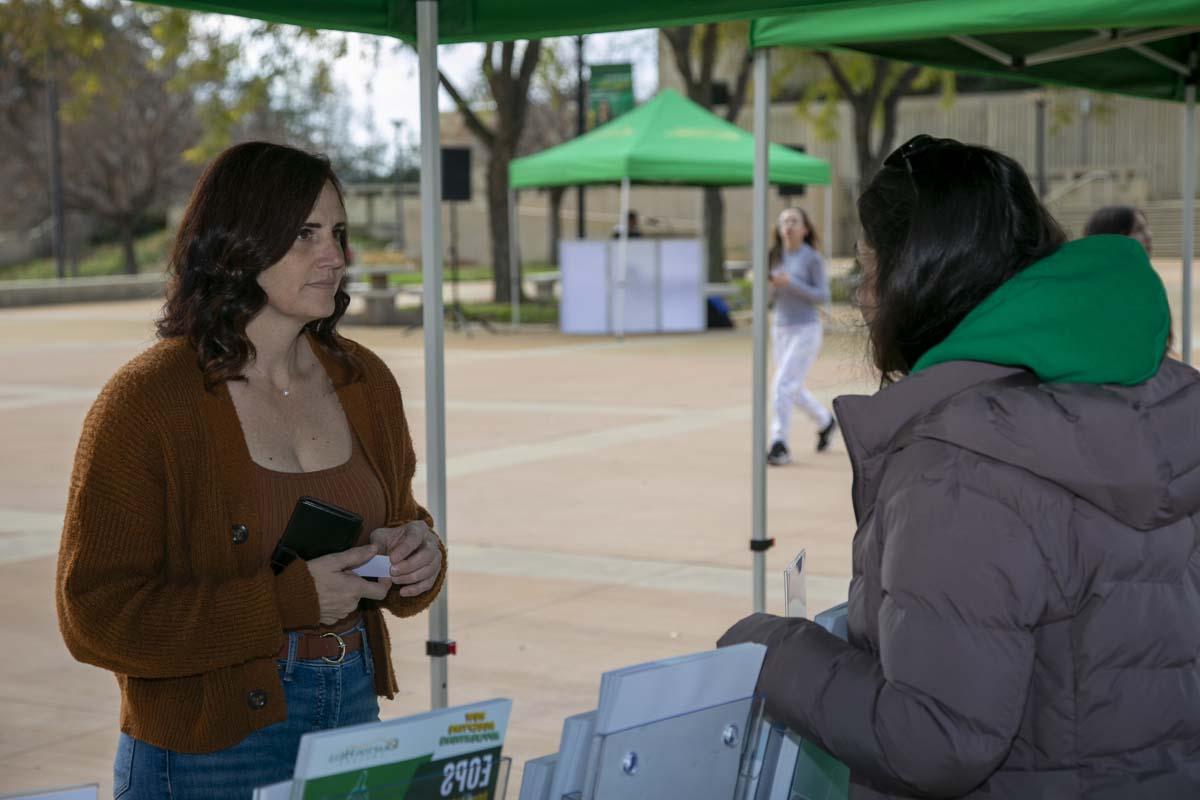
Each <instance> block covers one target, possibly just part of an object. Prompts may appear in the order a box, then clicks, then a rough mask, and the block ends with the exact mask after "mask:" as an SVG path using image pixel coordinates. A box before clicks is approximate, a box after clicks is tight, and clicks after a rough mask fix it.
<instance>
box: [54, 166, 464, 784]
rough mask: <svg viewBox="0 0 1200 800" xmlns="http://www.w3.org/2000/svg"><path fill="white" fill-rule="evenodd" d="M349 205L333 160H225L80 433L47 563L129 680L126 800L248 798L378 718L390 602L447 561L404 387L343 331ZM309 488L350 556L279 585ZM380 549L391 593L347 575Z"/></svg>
mask: <svg viewBox="0 0 1200 800" xmlns="http://www.w3.org/2000/svg"><path fill="white" fill-rule="evenodd" d="M345 268H346V213H345V210H344V208H343V203H342V195H341V188H340V185H339V183H338V181H337V178H336V177H335V176H334V175H333V172H332V171H331V169H330V167H329V163H328V161H326V160H325V159H324V158H321V157H317V156H313V155H310V154H307V153H304V152H301V151H299V150H295V149H293V148H289V147H283V146H280V145H273V144H264V143H258V142H256V143H249V144H242V145H238V146H236V147H233V148H230V149H229V150H227V151H225V152H224V153H223V154H222V155H221V156H219V157H218V158H217V159H216V160H215V161H214V162H213V163H212V164H211V165H210V166H209V168H208V169H207V170H206V171H205V173H204V175H203V176H202V177H201V178H200V181H199V183H198V184H197V186H196V189H195V191H194V193H193V195H192V198H191V201H190V203H189V205H188V209H187V212H186V213H185V215H184V218H183V222H182V224H181V226H180V230H179V236H178V239H177V241H176V244H175V249H174V253H173V255H172V258H171V270H172V273H173V279H172V282H171V286H170V289H169V291H168V298H167V303H166V306H165V308H164V313H163V316H162V318H161V319H160V320H159V322H158V332H159V337H160V341H158V342H157V343H156V344H155V345H153V346H152V347H150V348H149V349H148V350H146V351H145V352H143V353H142V354H141V355H139V356H137V357H136V358H134V359H133V360H132V361H131V362H129V363H128V364H126V365H125V366H124V367H122V368H121V369H120V370H119V371H118V372H117V374H116V375H114V376H113V378H112V380H110V381H109V383H108V385H107V386H106V387H105V388H104V390H103V391H102V392H101V394H100V396H99V398H98V399H97V400H96V404H95V405H94V406H93V407H92V409H91V412H90V413H89V414H88V417H87V420H86V422H85V423H84V427H83V433H82V436H81V437H80V441H79V449H78V452H77V454H76V458H75V469H74V474H73V477H72V479H71V488H70V498H69V501H68V506H67V515H66V520H65V523H64V528H63V538H62V547H61V551H60V553H59V565H58V584H57V602H58V615H59V621H60V625H61V628H62V632H63V637H64V639H65V640H66V643H67V646H68V647H69V648H70V650H71V653H72V654H73V655H74V656H75V657H76V658H78V659H80V660H81V661H85V662H87V663H90V664H95V665H97V666H100V667H103V668H105V669H108V670H111V671H112V672H114V673H115V674H116V676H117V682H118V684H119V685H120V687H121V736H120V742H119V745H118V749H117V758H116V763H115V770H114V794H115V796H116V797H119V798H137V799H138V800H141V798H160V797H172V798H225V797H231V798H233V797H238V798H240V797H245V798H248V797H249V796H250V794H251V790H252V789H253V787H255V786H258V785H263V784H267V783H271V782H274V781H279V780H285V779H287V778H288V777H290V776H291V773H292V768H293V763H294V760H295V756H296V750H297V747H298V744H299V739H300V736H301V735H303V734H304V733H305V732H307V731H311V730H318V729H323V728H331V727H337V726H341V725H349V724H356V723H361V722H367V721H371V720H375V719H378V715H379V706H378V701H377V699H376V698H377V696H379V695H382V696H385V697H389V698H390V697H392V696H393V695H394V693H395V691H396V689H397V683H396V677H395V674H394V672H393V670H392V665H391V654H390V647H389V645H388V636H387V628H386V626H385V625H384V621H383V617H382V614H381V609H385V608H386V609H387V610H389V611H391V612H392V613H394V614H396V615H398V616H402V617H405V616H411V615H413V614H417V613H419V612H420V611H422V610H423V609H425V608H426V607H427V606H428V605H429V604H430V603H431V602H432V601H433V599H434V598H435V597H436V596H437V594H438V592H439V591H440V589H441V586H442V581H443V580H444V577H445V571H446V561H445V550H444V548H443V547H442V544H441V542H440V540H439V538H438V537H437V535H436V534H435V533H434V532H433V531H432V530H431V528H430V525H431V523H432V520H431V519H430V517H429V515H428V513H426V512H425V510H424V509H422V508H421V507H420V506H419V505H418V504H417V502H416V500H415V499H414V497H413V493H412V477H413V472H414V470H415V458H414V453H413V446H412V440H411V437H410V435H409V431H408V425H407V423H406V422H405V417H404V408H403V405H402V402H401V397H400V389H399V387H398V386H397V385H396V381H395V379H394V378H393V377H392V374H391V372H390V371H389V370H388V368H387V367H386V366H385V365H384V364H383V362H382V361H381V360H380V359H379V358H378V357H377V356H376V355H375V354H373V353H371V352H370V351H369V350H367V349H366V348H364V347H362V346H360V345H357V344H354V343H353V342H351V341H349V340H347V339H344V338H342V337H341V336H340V335H339V334H338V333H337V323H338V321H339V320H340V319H341V317H342V314H343V313H344V312H345V310H346V306H347V304H348V302H349V297H348V295H347V294H346V292H345V291H344V290H343V280H344V277H345ZM301 495H310V496H315V497H318V498H320V499H323V500H327V501H329V502H331V503H334V504H335V505H339V506H342V507H344V508H348V509H350V510H353V511H355V512H357V513H358V514H359V515H361V516H362V517H363V520H364V524H363V534H362V538H361V539H360V541H359V542H358V546H356V547H355V548H352V549H351V550H347V551H345V552H343V553H339V554H336V555H331V556H325V557H323V558H318V559H314V560H312V561H308V562H304V561H295V562H293V563H292V564H290V565H289V566H288V567H287V568H286V569H284V570H283V571H282V572H280V573H279V574H278V575H277V574H274V573H273V571H272V570H271V567H270V565H269V558H270V554H271V552H272V551H273V550H274V547H275V545H276V543H277V542H278V540H279V538H280V536H281V535H282V533H283V528H284V526H285V525H286V523H287V520H288V515H289V514H290V512H291V509H292V507H293V506H294V505H295V502H296V500H297V498H298V497H299V496H301ZM377 553H385V554H388V555H389V556H390V560H391V578H390V579H389V578H382V579H380V580H379V581H378V582H371V581H367V580H364V579H362V578H359V577H358V576H356V575H354V574H353V573H351V572H349V571H348V570H350V569H352V568H353V567H356V566H358V565H359V564H362V563H364V562H365V561H366V560H368V559H369V558H370V557H371V556H373V555H375V554H377Z"/></svg>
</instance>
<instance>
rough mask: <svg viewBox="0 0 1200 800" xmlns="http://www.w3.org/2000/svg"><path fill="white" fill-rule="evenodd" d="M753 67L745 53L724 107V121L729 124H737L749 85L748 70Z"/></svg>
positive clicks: (752, 61) (751, 59) (747, 54)
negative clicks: (727, 121) (727, 102)
mask: <svg viewBox="0 0 1200 800" xmlns="http://www.w3.org/2000/svg"><path fill="white" fill-rule="evenodd" d="M753 65H754V58H753V56H751V55H750V53H749V51H747V53H746V57H745V58H744V59H742V66H741V67H739V68H738V74H737V78H736V79H735V80H734V83H733V91H732V92H730V93H729V105H727V106H726V107H725V119H727V120H729V121H730V122H737V118H738V115H739V114H741V113H742V106H744V105H745V104H746V89H747V87H749V85H750V72H751V69H750V68H751V67H752V66H753Z"/></svg>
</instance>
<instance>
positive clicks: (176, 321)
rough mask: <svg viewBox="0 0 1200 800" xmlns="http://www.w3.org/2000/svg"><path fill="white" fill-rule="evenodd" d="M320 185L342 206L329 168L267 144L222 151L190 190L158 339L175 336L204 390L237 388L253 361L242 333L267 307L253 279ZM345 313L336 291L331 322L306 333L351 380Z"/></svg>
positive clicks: (286, 244)
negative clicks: (342, 326) (342, 332)
mask: <svg viewBox="0 0 1200 800" xmlns="http://www.w3.org/2000/svg"><path fill="white" fill-rule="evenodd" d="M326 183H330V184H332V185H333V187H334V189H336V190H337V193H338V198H339V199H341V197H342V187H341V183H340V182H339V181H338V179H337V176H335V175H334V174H333V170H332V168H331V167H330V165H329V160H328V159H327V158H325V157H324V156H319V155H313V154H311V153H306V152H304V151H302V150H297V149H296V148H294V147H287V146H285V145H280V144H271V143H268V142H247V143H245V144H239V145H234V146H233V147H230V148H229V149H227V150H226V151H225V152H223V153H221V154H220V155H219V156H217V157H216V159H214V160H213V162H212V163H211V164H209V165H208V168H207V169H205V170H204V174H203V175H201V176H200V180H199V181H197V183H196V188H195V189H194V190H193V191H192V197H191V199H190V200H189V201H188V206H187V210H186V211H185V212H184V214H183V220H182V222H180V225H179V233H178V235H177V236H176V238H175V247H174V249H173V251H172V253H171V260H170V263H169V267H168V271H169V274H170V276H171V279H170V283H169V286H168V289H167V302H166V305H164V306H163V313H162V316H161V318H159V320H158V324H157V326H158V335H159V337H160V338H164V339H166V338H170V337H175V336H183V337H186V338H187V340H188V342H189V343H191V345H192V346H193V347H195V349H196V352H197V353H198V356H199V362H200V369H201V370H203V372H204V383H205V386H206V387H207V388H208V389H210V390H211V389H213V388H214V387H215V386H216V385H217V384H220V383H222V382H224V381H230V380H242V379H243V375H242V370H243V368H244V367H245V366H246V362H247V361H249V360H250V359H251V358H253V357H254V355H255V352H254V345H253V344H252V343H251V342H250V340H249V338H247V336H246V324H247V323H248V322H250V320H251V319H253V318H254V316H255V315H256V314H257V313H258V312H259V311H260V310H262V308H263V306H264V305H266V302H267V295H266V292H264V291H263V290H262V287H261V286H259V285H258V280H257V279H258V275H259V273H261V272H262V271H263V270H265V269H267V268H268V267H270V266H271V265H273V264H275V263H277V262H278V261H280V260H281V259H282V258H283V257H284V256H285V255H287V252H288V250H289V249H291V247H292V244H293V242H295V240H296V233H297V231H299V230H300V226H301V225H303V224H304V222H305V220H306V219H307V218H308V215H309V213H311V212H312V209H313V207H314V206H315V205H316V203H317V198H318V197H319V196H320V194H321V190H322V189H324V187H325V184H326ZM342 248H343V250H344V249H345V248H346V242H345V240H344V239H343V241H342ZM349 304H350V296H349V295H348V294H347V293H346V292H345V289H344V288H343V287H339V289H338V292H337V294H336V296H335V298H334V312H333V314H332V315H330V316H328V317H326V318H325V319H320V320H315V321H313V322H310V323H308V324H307V325H305V326H304V330H305V331H308V332H309V333H311V334H312V336H313V338H314V340H315V341H316V343H317V344H318V345H319V346H320V347H321V349H323V350H325V351H326V352H327V353H329V354H330V355H332V356H333V357H334V358H335V360H337V361H338V362H340V363H342V365H343V366H345V367H346V368H347V369H348V370H349V374H350V375H351V376H352V377H351V379H352V380H353V379H355V378H357V376H358V375H359V374H360V371H359V369H358V367H357V365H356V363H355V362H354V360H353V358H352V356H351V354H350V352H349V351H348V349H347V347H346V344H345V342H344V340H342V339H341V337H340V336H338V334H337V330H336V329H337V323H338V321H339V320H340V319H341V318H342V315H343V314H344V313H345V312H346V306H348V305H349Z"/></svg>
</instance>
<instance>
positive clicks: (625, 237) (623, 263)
mask: <svg viewBox="0 0 1200 800" xmlns="http://www.w3.org/2000/svg"><path fill="white" fill-rule="evenodd" d="M620 213H621V217H620V223H619V224H620V226H621V228H620V230H621V240H620V242H619V244H618V245H617V313H616V315H615V316H616V320H615V322H616V328H617V338H618V339H623V338H625V282H626V276H627V275H628V274H629V178H622V179H621V211H620Z"/></svg>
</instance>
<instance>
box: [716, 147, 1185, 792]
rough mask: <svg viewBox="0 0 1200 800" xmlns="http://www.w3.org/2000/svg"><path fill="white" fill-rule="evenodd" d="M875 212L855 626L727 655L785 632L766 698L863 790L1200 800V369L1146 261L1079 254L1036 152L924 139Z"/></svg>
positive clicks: (866, 213) (768, 621) (764, 628)
mask: <svg viewBox="0 0 1200 800" xmlns="http://www.w3.org/2000/svg"><path fill="white" fill-rule="evenodd" d="M858 212H859V217H860V219H861V222H862V227H863V236H864V238H863V240H862V241H860V243H859V247H858V250H859V259H860V262H861V263H862V265H863V283H862V286H861V289H860V291H861V295H860V302H861V303H862V310H863V317H864V319H865V321H866V324H867V331H868V335H869V343H870V350H871V354H872V356H873V361H874V363H875V366H876V367H877V369H878V370H879V372H880V374H881V376H882V384H883V387H882V388H881V389H880V391H879V392H878V393H876V394H875V395H872V396H869V397H842V398H838V400H836V401H835V404H834V406H835V408H836V410H837V414H838V417H839V419H840V420H841V423H842V426H843V431H844V438H845V441H846V447H847V450H848V451H849V455H850V461H851V464H852V465H853V467H854V483H853V488H852V492H851V494H852V500H853V504H854V512H855V516H856V518H857V520H858V531H857V533H855V535H854V547H853V568H852V576H853V577H852V578H851V580H850V586H849V603H848V616H847V627H848V640H843V639H840V638H838V637H835V636H834V635H832V634H831V633H829V632H827V631H826V630H825V629H824V628H822V627H821V626H820V625H817V624H816V623H814V622H812V621H810V620H807V619H802V618H793V619H784V618H780V617H774V616H770V615H767V614H755V615H752V616H750V617H747V618H746V619H743V620H742V621H741V622H739V623H737V624H736V625H734V626H733V627H732V628H731V629H730V630H729V631H727V632H726V633H725V635H724V636H722V637H721V640H720V642H719V644H720V645H722V646H724V645H730V644H736V643H739V642H758V643H761V644H764V645H766V647H767V653H766V657H765V660H764V662H763V666H762V671H761V673H760V675H759V680H758V691H759V693H760V694H761V695H762V696H763V697H764V699H765V703H766V710H767V713H768V714H769V715H770V716H771V717H773V718H774V719H775V720H777V721H779V722H781V723H783V724H785V725H787V727H788V728H790V729H791V730H793V731H795V732H796V733H797V734H799V735H800V736H802V737H804V738H805V739H808V740H810V741H812V742H814V743H816V744H817V745H818V746H820V747H821V748H822V749H824V750H825V751H827V752H828V753H829V754H831V755H832V756H833V757H835V758H837V759H839V760H840V761H842V762H843V763H844V764H845V765H846V766H847V767H849V770H850V797H851V798H853V800H884V798H893V799H894V800H899V798H918V797H922V798H924V797H939V798H971V800H985V799H986V800H1033V798H1040V799H1041V800H1051V798H1053V800H1100V799H1101V798H1103V799H1104V800H1144V799H1146V798H1185V797H1186V798H1194V797H1200V660H1198V659H1197V653H1200V624H1197V620H1200V538H1198V537H1197V527H1196V519H1197V514H1198V513H1200V480H1198V479H1197V476H1200V375H1197V373H1196V371H1195V370H1193V369H1191V368H1190V367H1187V366H1184V365H1182V364H1179V363H1177V362H1175V361H1172V360H1169V359H1164V349H1165V344H1166V339H1167V333H1168V331H1169V329H1170V316H1169V312H1168V306H1167V295H1166V291H1165V289H1164V287H1163V284H1162V281H1161V280H1160V279H1159V277H1158V274H1157V273H1156V272H1155V271H1154V269H1153V268H1152V267H1151V266H1150V261H1149V259H1148V258H1147V256H1146V252H1145V250H1143V249H1142V247H1141V246H1140V245H1138V244H1137V243H1136V242H1134V241H1132V240H1131V239H1128V238H1124V237H1120V236H1098V237H1091V238H1084V239H1079V240H1077V241H1073V242H1069V243H1067V242H1066V236H1065V235H1064V234H1063V232H1062V229H1061V228H1060V227H1059V226H1058V224H1057V223H1056V222H1055V221H1054V219H1053V218H1052V217H1051V216H1050V214H1049V213H1048V212H1047V211H1046V209H1045V208H1044V207H1043V206H1042V204H1041V202H1039V200H1038V198H1037V195H1036V193H1035V192H1034V190H1033V187H1032V186H1031V185H1030V183H1029V178H1028V177H1027V176H1026V174H1025V172H1024V170H1023V169H1022V168H1021V166H1020V165H1019V164H1018V163H1017V162H1016V161H1014V160H1013V159H1011V158H1009V157H1007V156H1004V155H1001V154H1000V153H997V152H995V151H992V150H989V149H987V148H983V147H974V146H970V145H964V144H961V143H960V142H956V141H954V140H950V139H934V138H932V137H929V136H918V137H916V138H914V139H912V140H911V141H909V142H907V143H906V144H904V145H903V146H901V147H900V148H899V149H898V150H897V151H895V152H894V153H892V154H891V155H890V156H888V158H887V159H886V160H885V161H884V166H883V168H882V169H881V170H880V171H879V172H878V173H877V174H876V175H875V177H874V178H872V180H871V182H870V184H869V185H868V186H867V188H866V190H865V191H864V193H863V195H862V196H861V197H860V198H859V201H858Z"/></svg>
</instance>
